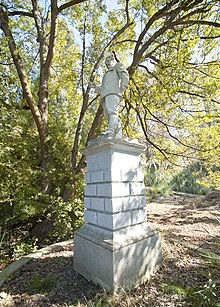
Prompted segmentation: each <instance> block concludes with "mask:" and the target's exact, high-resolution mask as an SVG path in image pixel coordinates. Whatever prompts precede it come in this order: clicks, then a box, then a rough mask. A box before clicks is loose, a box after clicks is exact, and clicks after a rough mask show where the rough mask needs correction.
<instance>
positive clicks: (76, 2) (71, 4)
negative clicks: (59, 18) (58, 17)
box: [58, 0, 87, 13]
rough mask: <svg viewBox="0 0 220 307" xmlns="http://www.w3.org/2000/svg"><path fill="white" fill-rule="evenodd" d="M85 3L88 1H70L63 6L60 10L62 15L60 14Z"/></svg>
mask: <svg viewBox="0 0 220 307" xmlns="http://www.w3.org/2000/svg"><path fill="white" fill-rule="evenodd" d="M85 1H87V0H73V1H69V2H67V3H64V4H62V5H61V6H60V7H59V8H58V12H59V13H60V12H62V11H63V10H65V9H67V8H69V7H71V6H74V5H77V4H79V3H82V2H85Z"/></svg>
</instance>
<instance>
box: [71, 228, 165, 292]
mask: <svg viewBox="0 0 220 307" xmlns="http://www.w3.org/2000/svg"><path fill="white" fill-rule="evenodd" d="M161 259H162V254H161V242H160V235H159V233H158V232H157V231H155V230H152V229H151V228H150V227H149V226H148V225H147V224H146V223H143V224H141V225H136V226H133V227H131V228H130V229H126V230H123V229H121V230H119V231H115V232H111V231H108V230H103V229H100V228H98V227H95V226H91V225H85V226H84V227H83V228H82V229H80V230H78V231H77V232H76V233H75V238H74V269H75V270H76V271H77V272H78V273H80V274H81V275H83V276H84V277H85V278H86V279H88V280H91V281H93V282H94V283H95V284H99V285H100V286H101V287H103V288H104V289H106V290H107V291H108V292H115V291H117V289H118V288H123V289H125V290H130V289H132V288H134V287H136V286H138V285H140V284H142V283H144V282H145V281H146V280H147V279H149V277H150V275H151V274H152V273H153V272H154V271H155V270H157V269H158V268H159V265H160V263H161Z"/></svg>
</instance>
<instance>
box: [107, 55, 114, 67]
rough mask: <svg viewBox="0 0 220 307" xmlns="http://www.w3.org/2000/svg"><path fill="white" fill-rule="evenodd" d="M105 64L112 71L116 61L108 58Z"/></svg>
mask: <svg viewBox="0 0 220 307" xmlns="http://www.w3.org/2000/svg"><path fill="white" fill-rule="evenodd" d="M105 64H106V66H107V68H108V69H110V68H112V67H113V66H114V64H115V61H114V59H113V58H111V57H107V58H106V60H105Z"/></svg>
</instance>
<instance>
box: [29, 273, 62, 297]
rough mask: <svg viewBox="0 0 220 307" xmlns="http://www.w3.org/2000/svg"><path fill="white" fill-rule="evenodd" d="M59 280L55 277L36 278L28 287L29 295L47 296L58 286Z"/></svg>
mask: <svg viewBox="0 0 220 307" xmlns="http://www.w3.org/2000/svg"><path fill="white" fill-rule="evenodd" d="M56 283H57V280H56V279H55V277H54V276H46V277H39V276H36V277H34V278H33V279H32V280H31V281H30V284H29V286H28V294H37V293H40V294H47V293H49V292H50V291H51V290H52V289H53V288H54V287H55V285H56Z"/></svg>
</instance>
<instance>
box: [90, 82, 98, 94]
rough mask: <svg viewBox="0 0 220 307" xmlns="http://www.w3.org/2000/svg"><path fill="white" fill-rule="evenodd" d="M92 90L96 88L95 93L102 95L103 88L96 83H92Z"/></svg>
mask: <svg viewBox="0 0 220 307" xmlns="http://www.w3.org/2000/svg"><path fill="white" fill-rule="evenodd" d="M90 86H91V88H94V90H95V93H97V94H100V93H101V86H98V85H95V84H94V83H90Z"/></svg>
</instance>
